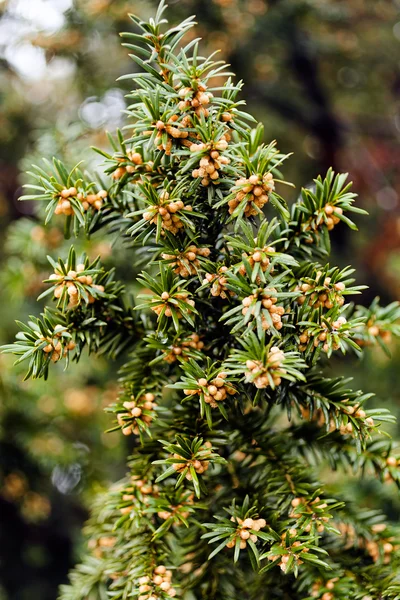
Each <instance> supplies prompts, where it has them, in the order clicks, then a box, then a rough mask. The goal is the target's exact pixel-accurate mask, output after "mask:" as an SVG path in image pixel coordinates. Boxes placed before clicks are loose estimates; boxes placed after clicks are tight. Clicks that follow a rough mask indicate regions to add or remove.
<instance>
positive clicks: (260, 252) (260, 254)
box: [239, 246, 275, 275]
mask: <svg viewBox="0 0 400 600" xmlns="http://www.w3.org/2000/svg"><path fill="white" fill-rule="evenodd" d="M270 252H275V248H274V247H273V246H265V247H264V248H254V252H253V254H250V255H248V254H243V255H242V257H243V258H245V259H246V260H247V262H248V263H249V265H250V266H251V268H253V267H254V265H255V264H256V263H259V264H260V269H261V271H262V272H263V273H265V271H266V270H267V269H268V267H269V265H270V262H271V261H270V258H269V256H268V255H267V253H270ZM273 270H274V269H273V268H271V270H270V272H271V273H272V272H273ZM239 273H240V274H241V275H246V267H245V266H244V264H243V263H242V264H241V265H240V267H239Z"/></svg>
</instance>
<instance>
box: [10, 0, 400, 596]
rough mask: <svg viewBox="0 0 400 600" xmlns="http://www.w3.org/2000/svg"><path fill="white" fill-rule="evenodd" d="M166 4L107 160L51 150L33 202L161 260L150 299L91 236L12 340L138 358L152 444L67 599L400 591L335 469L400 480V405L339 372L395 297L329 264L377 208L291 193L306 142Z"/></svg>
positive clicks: (29, 348) (339, 192)
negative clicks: (281, 144)
mask: <svg viewBox="0 0 400 600" xmlns="http://www.w3.org/2000/svg"><path fill="white" fill-rule="evenodd" d="M165 8H166V7H165V4H164V2H161V4H160V6H159V8H158V11H157V14H156V16H155V18H154V19H150V20H149V21H148V22H142V21H141V20H140V19H139V18H137V17H134V16H132V19H133V21H134V23H135V24H136V26H137V33H129V34H123V37H124V38H125V40H126V43H125V44H124V45H125V46H126V47H127V48H129V50H130V51H131V52H132V54H131V56H132V59H133V60H134V61H135V63H136V66H137V67H138V68H139V70H138V71H136V72H135V73H134V74H133V75H128V76H127V77H128V78H130V79H133V81H134V90H133V91H132V93H131V94H130V96H129V98H130V102H131V104H130V106H129V108H128V111H127V112H128V125H127V127H126V129H125V134H123V133H122V132H120V131H118V132H117V135H116V137H115V138H111V137H110V145H111V146H112V151H111V152H105V151H103V150H97V152H99V153H100V154H102V155H103V157H104V159H105V168H104V171H103V173H102V174H101V175H99V174H97V175H96V176H95V177H93V176H91V175H90V174H89V173H87V172H85V171H83V170H82V167H81V166H80V165H78V166H76V167H74V168H73V169H72V170H68V169H67V168H66V166H65V165H64V164H62V162H60V161H59V160H56V159H54V161H53V163H52V164H51V163H48V162H47V161H45V164H44V165H43V166H40V167H38V166H36V167H34V168H33V170H32V173H31V175H32V178H33V180H34V182H33V183H32V184H31V185H30V186H29V187H30V188H31V190H32V193H31V194H30V195H28V196H24V197H23V198H22V199H30V200H32V199H35V200H39V201H44V202H45V203H46V213H47V219H46V220H47V222H49V221H50V220H53V219H63V220H64V221H65V235H66V237H69V236H70V235H71V233H74V234H75V235H76V236H80V235H83V234H84V235H88V236H90V235H91V234H93V233H95V232H104V235H109V236H111V238H112V239H114V238H116V237H118V238H119V239H120V238H122V239H124V240H125V243H126V252H127V253H129V254H130V256H131V260H132V263H133V264H135V265H138V266H140V268H143V272H142V274H141V275H140V276H139V277H138V278H137V282H136V287H137V286H139V287H140V288H141V293H140V294H139V295H138V296H137V298H136V299H135V301H134V300H133V298H132V297H131V296H130V295H129V294H128V293H126V291H125V285H129V284H130V283H131V282H122V283H120V282H117V281H116V280H115V276H114V273H113V272H112V271H111V272H110V271H105V270H104V268H102V266H101V264H100V261H99V260H95V261H94V262H93V261H92V262H91V261H90V260H89V259H88V258H87V257H86V256H84V255H82V256H76V252H75V250H74V247H73V246H72V247H71V250H70V252H69V255H68V256H66V257H63V258H59V259H58V260H57V261H56V260H54V258H49V263H50V267H49V277H48V279H47V280H46V282H47V284H48V289H47V291H46V292H45V294H48V296H49V297H50V298H52V299H53V300H54V302H53V305H52V306H51V307H48V308H46V310H45V312H44V314H42V315H40V316H39V317H32V318H31V320H30V321H29V322H28V324H22V323H20V324H19V325H20V328H21V330H20V333H18V334H17V341H16V342H15V344H13V345H11V346H6V347H5V348H4V350H5V351H6V352H13V353H15V354H17V355H19V356H20V358H19V359H18V362H20V361H27V362H28V364H29V366H28V372H27V377H33V378H37V377H45V378H46V376H47V374H48V370H49V368H50V367H51V366H52V363H59V362H65V364H66V366H67V365H68V362H69V361H70V359H72V360H75V361H77V360H79V358H80V356H81V354H82V352H83V351H84V350H86V351H87V352H89V353H102V354H104V355H106V356H108V357H110V359H116V358H117V357H118V358H119V360H120V361H122V362H123V366H122V367H121V369H120V388H121V390H120V395H119V397H118V398H117V399H116V401H115V403H114V404H112V405H111V406H110V407H109V411H110V413H112V414H113V415H114V425H113V427H112V428H113V429H119V430H121V433H122V434H124V435H127V436H128V435H129V436H133V438H134V440H135V441H134V451H133V454H132V456H131V457H130V459H129V473H128V475H127V477H126V479H125V480H124V481H122V482H120V483H119V484H118V485H117V486H115V487H114V488H113V489H111V490H110V491H109V493H108V494H107V495H106V497H102V498H101V499H99V502H98V505H97V506H96V507H94V510H93V515H92V518H91V520H90V522H89V524H88V527H87V531H88V536H89V552H88V556H87V557H86V558H84V560H83V562H82V564H81V565H80V566H78V567H77V568H76V570H75V571H74V572H73V573H72V575H71V584H70V585H69V586H65V587H64V588H63V589H62V591H61V598H62V600H78V599H81V600H89V599H90V600H97V599H99V600H100V599H105V598H110V599H112V600H117V599H122V598H138V599H139V600H156V599H157V600H160V599H168V598H173V597H180V598H183V599H184V600H201V599H204V600H205V599H207V600H210V599H215V600H228V599H229V600H232V599H238V600H239V599H240V600H242V599H249V600H256V599H257V600H258V599H261V598H265V599H270V598H288V599H289V598H321V599H323V600H333V599H334V598H338V599H344V598H346V599H347V598H354V599H363V600H368V599H378V598H392V599H395V598H400V580H399V577H398V570H399V569H398V564H399V556H400V554H399V552H398V549H400V542H399V533H400V532H399V531H398V530H397V529H396V528H394V527H393V526H391V525H389V524H388V523H386V520H385V516H384V515H383V514H381V513H379V512H376V511H366V510H362V509H360V508H359V507H357V506H354V505H352V503H351V500H349V499H346V498H342V497H335V498H332V497H330V494H329V493H328V492H326V491H325V488H326V487H327V486H326V485H325V486H324V482H323V481H321V479H323V477H322V476H321V473H320V470H319V464H322V463H323V462H324V461H325V460H326V461H327V462H328V464H329V465H330V467H331V468H332V469H336V468H339V467H340V468H341V469H343V470H345V471H351V470H352V471H353V472H354V473H355V474H357V475H359V476H362V475H363V474H364V473H371V472H373V473H374V474H376V477H379V478H380V479H381V481H382V484H385V483H392V482H393V483H396V484H398V483H399V481H400V477H399V470H398V465H397V464H398V456H399V457H400V453H398V452H397V453H396V449H395V448H394V447H393V444H392V442H391V440H390V439H389V438H388V437H385V436H383V435H382V433H381V423H382V422H385V421H387V422H390V421H391V420H392V417H391V415H390V414H389V413H388V411H387V410H386V409H369V408H368V402H367V401H368V399H369V398H370V397H371V394H369V393H364V392H363V391H359V390H352V389H351V383H350V381H349V380H346V379H343V378H341V377H340V376H334V375H333V374H332V372H331V371H329V370H328V365H329V361H330V359H331V356H332V354H333V353H337V354H339V353H343V354H346V356H347V357H348V358H352V356H353V357H354V355H357V354H359V353H361V352H362V351H363V349H364V347H366V346H369V345H371V344H373V343H379V344H381V345H382V346H383V347H384V348H385V345H386V343H387V342H388V339H389V338H390V336H391V335H392V334H395V335H398V334H399V333H400V330H399V327H398V325H396V321H397V320H398V318H399V316H400V308H399V306H398V305H397V303H395V304H392V305H390V306H388V307H381V306H380V305H379V301H378V300H377V301H375V302H374V303H373V304H372V305H371V306H370V307H369V308H364V307H362V306H358V305H356V304H355V303H354V299H355V298H354V297H355V295H356V294H359V293H360V292H361V290H362V289H363V286H360V285H355V279H354V278H353V269H351V268H350V267H346V268H344V269H340V268H337V267H335V266H331V265H330V264H329V263H328V262H327V261H328V258H329V253H330V232H331V231H332V230H333V229H334V228H335V227H340V226H341V227H343V226H349V227H350V228H352V229H356V227H355V225H354V223H353V221H352V220H351V219H350V218H349V214H351V213H363V212H364V211H362V210H361V209H359V208H357V207H356V206H354V201H355V198H356V195H355V194H354V193H352V192H351V184H349V183H347V177H346V175H336V174H335V173H334V172H333V171H332V170H330V171H328V173H327V174H326V176H325V177H318V178H317V179H316V180H315V184H314V185H313V186H312V187H311V188H306V189H303V190H302V192H301V194H300V196H299V198H298V201H297V202H296V203H295V204H294V205H293V206H292V207H291V209H289V208H288V207H287V205H286V202H285V200H284V199H283V198H282V196H281V195H280V194H281V193H283V191H284V185H285V184H287V182H285V181H284V179H283V178H284V175H283V173H282V172H283V171H284V162H285V160H286V159H287V158H288V156H285V155H282V154H281V153H280V152H279V150H278V149H277V147H276V144H275V142H272V143H270V144H264V143H263V142H262V138H263V128H262V126H261V125H257V124H254V119H253V118H252V117H251V116H250V115H248V114H247V113H246V112H244V111H243V110H242V108H243V104H244V102H243V100H239V99H238V95H239V92H240V90H241V87H242V85H241V83H234V81H233V79H232V76H233V74H232V73H230V72H229V69H228V66H227V65H225V64H224V63H223V62H220V61H218V60H215V57H214V56H211V57H208V58H204V57H202V56H201V55H200V53H199V52H200V51H199V45H198V44H199V40H197V39H193V38H192V39H191V41H190V42H188V43H187V44H186V45H184V40H183V38H184V36H185V34H186V33H187V32H188V31H189V30H190V29H191V28H192V26H193V24H194V22H193V20H192V19H191V18H189V19H187V20H185V21H184V22H183V23H181V24H180V25H178V26H176V27H172V28H170V29H168V28H167V23H166V21H165V19H164V18H163V13H164V10H165ZM288 185H290V184H288ZM354 359H355V360H356V357H354ZM336 364H337V363H336ZM105 460H106V457H105ZM322 475H323V476H325V477H326V471H325V472H323V473H322Z"/></svg>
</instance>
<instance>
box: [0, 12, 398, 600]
mask: <svg viewBox="0 0 400 600" xmlns="http://www.w3.org/2000/svg"><path fill="white" fill-rule="evenodd" d="M156 4H157V3H156V2H153V1H151V0H143V1H138V0H129V1H128V0H0V314H1V318H0V343H7V342H10V341H12V339H13V338H14V335H15V333H16V330H17V326H16V325H15V319H16V318H18V319H20V320H22V321H23V320H26V319H27V318H28V315H29V314H37V313H38V312H40V309H41V306H40V304H38V303H37V302H36V297H37V296H38V295H39V294H40V293H41V291H42V285H43V284H42V280H43V279H44V278H45V277H46V276H47V274H48V271H49V269H48V266H47V264H48V263H47V260H46V255H47V254H49V255H51V256H52V257H53V258H57V257H58V256H63V257H64V256H65V255H66V252H67V251H68V248H69V245H70V243H69V242H65V241H64V239H63V235H62V231H61V230H60V229H58V227H57V225H55V224H52V225H50V226H48V227H46V228H44V227H43V224H42V212H41V208H40V207H35V206H32V205H30V204H29V203H20V202H18V197H19V195H21V186H22V185H23V183H24V182H25V181H26V179H25V175H24V172H25V171H26V170H27V169H29V166H30V164H31V163H37V162H38V161H40V159H41V157H48V158H51V156H53V155H56V156H58V157H59V158H61V159H63V160H65V161H66V162H67V163H68V165H69V166H70V167H72V166H73V165H74V164H76V163H77V162H79V161H80V160H82V159H84V160H85V164H86V165H87V166H88V167H90V166H96V162H93V161H97V160H98V159H97V158H96V155H94V154H92V153H91V152H90V151H89V152H88V148H89V146H91V145H96V146H101V147H105V148H106V147H107V145H108V142H107V138H106V136H105V133H104V132H105V130H110V131H113V130H114V129H115V128H116V127H118V126H121V125H122V124H123V114H122V112H121V111H123V110H124V108H125V102H126V101H125V97H124V96H125V94H126V93H127V92H128V91H129V81H128V82H127V81H122V82H116V79H117V78H118V77H119V76H121V75H123V74H126V73H129V72H132V71H133V70H134V63H133V62H132V61H130V59H129V57H128V51H127V50H126V49H124V48H122V47H121V46H120V40H119V37H118V32H120V31H122V30H125V31H126V30H130V29H132V27H131V21H130V20H129V18H128V17H127V13H129V12H133V13H135V14H140V15H143V16H144V17H145V16H148V15H149V14H150V13H151V12H152V11H153V10H154V7H155V6H156ZM169 5H170V11H169V19H170V21H172V22H173V21H177V20H178V19H179V18H181V17H187V16H188V15H189V14H193V13H194V14H196V15H197V19H198V21H199V25H198V27H197V29H196V31H195V32H194V33H193V35H196V36H197V35H200V36H203V37H204V38H205V40H204V44H203V49H204V52H205V53H206V52H207V53H209V52H210V51H214V50H216V49H220V50H221V55H222V57H223V58H224V59H225V60H226V61H227V62H229V63H230V64H231V65H232V68H233V70H234V71H235V72H236V73H237V76H238V78H240V79H242V78H243V79H244V80H245V84H246V86H245V90H244V94H243V96H244V97H245V98H246V100H247V104H248V111H249V112H251V113H253V114H254V115H255V116H256V117H257V118H258V119H259V120H262V121H263V122H264V123H265V131H266V139H267V140H271V139H277V140H278V145H279V148H280V150H281V151H282V152H285V153H286V152H291V151H293V152H294V154H293V156H292V157H291V159H290V160H289V161H288V162H287V163H286V166H285V178H286V179H288V180H291V181H293V182H294V183H295V184H296V190H295V191H294V192H290V193H291V194H292V198H291V199H294V198H295V197H296V194H297V193H298V191H299V188H300V186H301V185H306V184H308V183H310V181H311V180H312V178H313V177H315V176H316V175H317V174H319V173H325V171H326V170H327V168H328V167H329V166H333V167H334V169H335V170H341V171H346V172H349V173H350V178H351V179H352V180H353V181H354V185H355V190H356V191H357V192H358V193H359V195H360V198H359V205H360V206H362V207H363V208H366V209H367V210H368V211H369V213H370V217H369V218H366V217H362V218H360V219H358V225H359V228H360V231H359V233H358V234H352V233H351V232H350V230H349V229H348V228H340V227H337V228H335V231H334V258H333V259H332V262H334V261H336V263H337V264H339V265H340V266H342V267H343V266H345V265H346V264H349V263H350V264H352V265H353V266H354V267H356V268H357V283H366V284H367V285H368V286H369V289H368V290H367V291H366V292H365V293H364V295H363V302H364V303H369V302H370V301H371V300H372V298H373V297H374V296H375V295H379V296H380V297H381V299H382V302H389V301H391V300H393V299H397V298H398V297H399V291H400V290H399V287H400V251H399V246H400V153H399V139H400V0H309V1H307V0H207V1H204V0H170V1H169ZM289 199H290V198H289ZM78 246H79V247H80V248H82V249H85V250H86V251H87V252H88V253H89V254H90V255H91V256H97V255H98V254H100V255H101V256H102V259H103V261H104V263H105V264H106V265H114V264H116V265H117V268H118V269H120V270H122V269H123V268H125V267H126V266H129V256H126V253H124V252H123V251H122V249H121V248H118V247H115V248H114V247H113V248H111V246H110V245H109V243H108V241H107V240H104V239H102V238H101V236H97V237H95V238H94V239H93V240H91V241H90V242H87V241H84V240H79V241H78ZM336 361H337V362H336V364H335V365H333V369H335V368H336V367H337V368H336V371H338V369H340V370H341V371H342V372H343V373H345V374H346V373H351V374H352V375H354V373H355V379H356V382H355V384H354V385H358V384H359V385H360V386H361V387H362V386H364V387H365V388H367V389H368V390H371V391H374V392H376V393H377V400H376V401H377V402H379V403H380V404H381V405H383V406H385V407H387V408H390V409H391V410H392V411H393V412H394V413H395V414H397V415H399V414H400V391H399V390H398V389H397V388H396V378H398V372H399V368H400V352H399V350H397V349H396V347H395V345H393V347H392V360H389V359H388V357H386V355H385V354H384V353H383V351H382V350H380V349H379V348H377V349H375V350H368V352H367V353H366V355H365V357H364V358H363V359H362V360H358V359H354V360H352V364H350V357H349V359H347V358H345V359H343V358H342V359H340V358H338V359H336ZM12 362H13V360H12V359H10V358H9V356H8V355H7V356H0V600H27V599H29V600H55V598H56V597H57V587H58V585H59V584H60V583H62V582H64V581H65V579H66V575H67V572H68V569H69V568H70V567H71V566H72V565H73V564H74V562H75V561H76V560H77V558H78V556H79V552H80V550H81V549H82V544H83V542H82V538H81V528H82V525H83V523H84V521H85V519H86V517H87V511H88V507H89V506H90V503H91V499H92V498H93V496H94V494H96V493H97V492H98V491H99V490H101V489H103V488H104V487H105V486H107V485H108V484H109V483H110V482H111V481H114V480H116V479H117V478H118V477H120V476H122V475H123V474H124V471H125V458H126V456H127V454H128V452H129V447H128V441H127V440H126V439H123V440H121V436H120V435H118V434H117V433H112V434H110V433H107V434H106V433H104V432H105V430H106V429H107V427H109V426H110V418H109V417H107V415H104V413H103V410H102V409H103V407H104V406H106V405H107V404H108V403H109V402H110V401H111V400H113V398H114V395H115V390H116V386H117V381H116V380H117V375H116V367H115V365H109V364H106V362H105V361H104V360H102V359H95V358H93V357H91V358H90V359H85V360H83V361H81V362H80V364H79V366H78V367H74V368H72V369H70V370H69V372H68V373H63V372H62V370H58V369H57V365H56V366H55V368H54V369H53V373H52V375H51V376H50V378H49V381H48V382H42V381H34V382H31V381H29V382H23V381H22V379H23V373H22V370H21V369H18V368H14V369H11V366H12ZM354 364H355V365H356V368H354ZM392 433H393V434H394V435H395V436H398V435H399V433H400V432H399V431H398V430H394V431H392ZM346 485H351V482H349V481H347V480H346ZM376 492H377V484H376V482H374V481H373V480H366V481H365V483H364V484H363V485H362V486H358V487H357V492H354V493H357V494H358V495H359V499H360V501H361V502H362V503H363V504H367V505H368V504H369V503H371V505H372V504H373V502H376V499H375V500H373V499H372V498H373V496H374V494H376ZM379 504H380V505H381V506H383V507H384V508H385V510H387V512H388V513H389V515H390V517H391V518H392V519H396V520H397V519H398V518H399V514H400V502H399V499H398V494H396V492H395V490H394V489H392V487H391V486H390V485H388V486H385V487H384V490H383V492H382V491H380V492H379Z"/></svg>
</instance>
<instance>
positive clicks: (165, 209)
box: [143, 190, 192, 235]
mask: <svg viewBox="0 0 400 600" xmlns="http://www.w3.org/2000/svg"><path fill="white" fill-rule="evenodd" d="M180 210H188V211H191V210H192V207H191V206H190V205H187V206H185V204H184V203H183V202H182V200H180V199H177V200H173V201H171V202H169V193H168V192H167V191H165V190H164V191H163V192H161V194H160V204H159V205H157V206H152V207H151V208H150V209H149V210H148V211H146V212H144V213H143V218H144V219H145V220H146V221H150V223H154V224H155V225H156V224H157V217H158V215H159V214H160V215H161V219H162V225H161V226H162V228H163V229H166V230H167V231H170V232H171V233H172V234H174V235H176V234H177V233H178V231H179V230H180V229H183V227H184V226H185V225H184V223H183V221H182V219H181V218H180V217H179V215H178V214H177V213H178V212H179V211H180Z"/></svg>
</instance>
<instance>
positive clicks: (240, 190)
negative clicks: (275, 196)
mask: <svg viewBox="0 0 400 600" xmlns="http://www.w3.org/2000/svg"><path fill="white" fill-rule="evenodd" d="M274 189H275V184H274V178H273V176H272V173H265V174H264V175H263V176H261V175H256V174H255V175H250V177H249V178H248V179H245V178H244V177H241V178H240V179H238V180H237V181H236V183H235V187H233V188H232V192H235V194H236V195H235V197H234V198H232V199H231V200H229V202H228V206H229V213H230V214H232V213H233V212H234V211H235V210H236V208H237V207H238V206H239V204H240V203H241V202H242V201H243V199H244V198H245V197H246V196H247V205H246V207H245V209H244V214H245V216H246V217H251V216H253V215H256V214H258V210H257V208H258V209H262V207H263V206H264V204H266V203H267V202H268V200H269V196H270V194H271V192H273V191H274ZM254 205H255V206H254ZM256 207H257V208H256Z"/></svg>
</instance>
